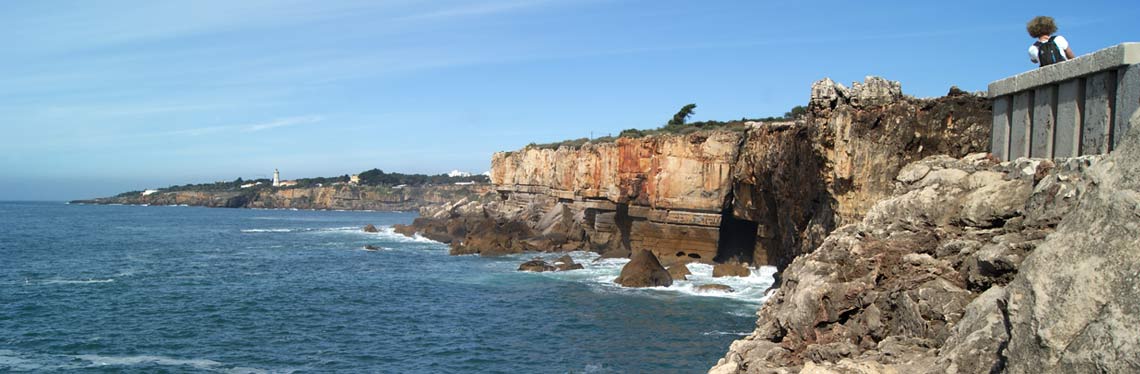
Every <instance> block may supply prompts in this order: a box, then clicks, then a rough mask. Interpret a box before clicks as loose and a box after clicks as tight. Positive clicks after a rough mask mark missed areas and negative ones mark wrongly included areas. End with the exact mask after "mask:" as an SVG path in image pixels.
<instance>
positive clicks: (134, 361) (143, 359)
mask: <svg viewBox="0 0 1140 374" xmlns="http://www.w3.org/2000/svg"><path fill="white" fill-rule="evenodd" d="M72 357H75V358H78V359H80V360H84V361H88V362H90V363H91V366H137V365H159V366H188V367H192V368H195V369H199V370H208V371H213V372H219V373H235V374H237V373H242V374H246V373H248V374H255V373H269V371H268V370H264V369H257V368H247V367H229V366H228V365H226V364H223V363H221V362H218V361H214V360H208V359H179V358H173V357H164V356H148V355H141V356H101V355H77V356H72Z"/></svg>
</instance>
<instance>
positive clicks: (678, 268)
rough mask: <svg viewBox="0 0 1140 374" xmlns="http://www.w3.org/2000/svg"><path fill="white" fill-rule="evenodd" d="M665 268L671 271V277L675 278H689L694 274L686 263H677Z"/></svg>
mask: <svg viewBox="0 0 1140 374" xmlns="http://www.w3.org/2000/svg"><path fill="white" fill-rule="evenodd" d="M665 270H667V271H669V277H671V278H673V280H687V279H689V276H690V275H693V272H692V271H689V267H688V266H685V264H676V265H673V266H670V267H669V268H668V269H665Z"/></svg>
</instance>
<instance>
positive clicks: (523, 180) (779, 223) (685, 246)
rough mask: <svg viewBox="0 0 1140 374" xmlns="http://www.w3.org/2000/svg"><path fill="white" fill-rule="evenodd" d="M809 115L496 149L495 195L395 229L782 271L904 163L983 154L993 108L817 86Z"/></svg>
mask: <svg viewBox="0 0 1140 374" xmlns="http://www.w3.org/2000/svg"><path fill="white" fill-rule="evenodd" d="M809 108H810V110H809V113H808V115H807V116H806V118H803V119H800V120H797V121H794V122H780V123H749V124H748V126H747V127H746V129H745V130H743V131H727V130H720V131H697V132H695V133H691V134H685V135H679V134H678V135H658V136H649V137H643V138H619V139H617V140H616V141H614V142H609V143H587V144H585V145H583V146H581V147H577V148H572V147H561V148H558V149H540V148H534V147H531V148H524V149H522V150H519V151H515V152H501V153H497V154H495V155H494V157H493V159H492V170H491V174H492V175H491V180H492V183H493V184H494V185H495V188H496V190H497V191H498V196H497V198H496V199H495V200H496V201H493V202H490V203H470V202H465V203H464V204H458V205H454V204H453V205H450V206H447V207H442V208H438V209H425V210H424V211H422V213H423V214H422V216H423V217H421V219H418V220H417V221H416V223H415V224H413V225H412V226H411V227H405V228H401V229H402V230H403V231H404V232H414V231H419V232H423V233H425V235H428V236H429V237H433V238H436V239H439V240H443V241H445V242H448V243H451V245H452V251H453V253H482V254H499V253H511V252H517V251H526V250H537V251H563V250H591V251H596V252H600V253H603V254H604V255H607V256H620V257H627V256H629V255H630V254H631V253H636V252H637V251H640V250H646V251H650V252H652V253H653V254H654V255H655V256H657V258H658V259H659V260H660V261H661V263H662V264H664V265H665V266H669V265H670V264H673V263H682V262H690V261H700V262H726V261H740V262H747V263H751V264H754V265H768V264H770V265H775V266H777V267H780V268H783V267H784V266H786V265H787V264H789V263H790V262H791V260H792V259H793V258H795V256H797V255H799V254H801V253H807V252H809V251H810V250H811V249H812V248H815V247H816V246H818V245H819V244H820V243H821V242H822V241H823V238H824V237H826V236H827V234H828V233H830V232H831V231H832V230H833V229H834V228H835V227H836V226H837V225H839V224H844V223H849V222H857V221H858V220H859V219H861V218H862V212H864V211H865V210H866V208H868V207H870V204H871V203H873V202H874V201H877V200H879V199H881V198H883V197H886V196H888V195H889V193H890V192H891V187H892V181H893V178H894V177H895V175H897V174H898V172H899V170H900V169H901V168H902V166H903V165H905V164H906V163H908V162H911V161H914V160H918V159H921V158H922V157H925V156H929V155H933V154H950V155H953V156H956V157H961V156H964V155H966V154H967V153H969V152H979V151H985V150H986V149H985V147H987V146H988V137H989V130H988V129H989V121H990V117H991V115H990V108H989V104H988V102H987V101H986V100H985V99H984V98H980V97H977V96H972V95H955V96H948V97H943V98H938V99H914V98H909V97H905V96H903V95H902V93H901V89H900V88H899V85H898V83H897V82H890V81H887V80H884V79H881V78H874V77H869V78H867V80H866V81H865V82H864V83H860V84H856V85H855V86H854V87H853V88H851V89H848V88H845V87H843V86H841V85H838V84H835V83H833V82H831V81H830V80H823V81H820V82H817V83H816V84H815V85H813V87H812V97H811V103H810V106H809Z"/></svg>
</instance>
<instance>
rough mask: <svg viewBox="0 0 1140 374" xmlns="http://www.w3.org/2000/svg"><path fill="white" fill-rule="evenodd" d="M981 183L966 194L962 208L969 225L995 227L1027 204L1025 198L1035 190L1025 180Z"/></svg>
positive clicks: (963, 216) (964, 218) (963, 215)
mask: <svg viewBox="0 0 1140 374" xmlns="http://www.w3.org/2000/svg"><path fill="white" fill-rule="evenodd" d="M993 175H997V174H996V173H993ZM979 185H980V187H979V188H977V189H976V190H974V191H973V192H971V193H970V194H969V195H966V197H965V200H963V202H962V208H961V209H962V219H963V220H964V221H966V223H967V224H968V225H970V226H976V227H993V226H995V225H997V224H999V223H1004V222H1005V220H1006V219H1009V218H1011V217H1013V216H1015V215H1016V214H1017V210H1019V209H1021V208H1022V207H1024V206H1025V200H1026V199H1027V198H1029V194H1031V193H1032V192H1033V185H1032V183H1030V182H1028V181H1024V180H1011V181H999V182H991V183H979Z"/></svg>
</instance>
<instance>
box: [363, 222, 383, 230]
mask: <svg viewBox="0 0 1140 374" xmlns="http://www.w3.org/2000/svg"><path fill="white" fill-rule="evenodd" d="M363 230H364V232H380V230H377V229H376V226H373V225H372V224H371V223H369V224H367V225H364V229H363Z"/></svg>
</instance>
